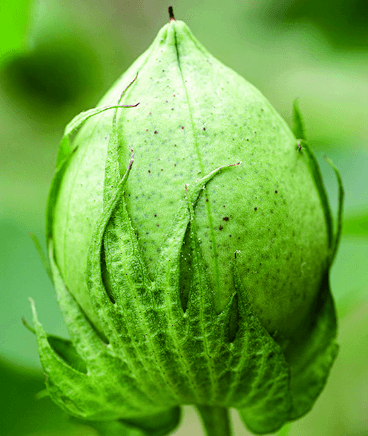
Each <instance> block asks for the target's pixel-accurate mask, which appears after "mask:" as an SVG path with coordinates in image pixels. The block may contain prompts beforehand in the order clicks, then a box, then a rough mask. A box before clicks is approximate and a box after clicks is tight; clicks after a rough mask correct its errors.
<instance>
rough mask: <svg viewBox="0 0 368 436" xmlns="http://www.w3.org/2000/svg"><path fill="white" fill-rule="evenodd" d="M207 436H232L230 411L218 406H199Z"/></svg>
mask: <svg viewBox="0 0 368 436" xmlns="http://www.w3.org/2000/svg"><path fill="white" fill-rule="evenodd" d="M197 409H198V411H199V413H200V415H201V418H202V421H203V424H204V427H205V429H206V433H207V436H231V434H232V431H231V427H230V419H229V409H227V408H226V407H216V406H199V405H197Z"/></svg>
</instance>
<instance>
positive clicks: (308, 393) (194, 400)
mask: <svg viewBox="0 0 368 436" xmlns="http://www.w3.org/2000/svg"><path fill="white" fill-rule="evenodd" d="M117 107H118V106H117ZM99 111H100V110H99V109H96V110H94V112H93V114H97V113H99ZM116 111H117V109H116ZM91 113H92V112H91ZM89 116H90V113H86V114H84V115H82V116H81V117H80V118H79V119H78V122H77V123H76V125H75V127H76V128H78V127H79V126H80V125H81V124H82V123H83V122H84V121H85V120H86V119H87V118H88V117H89ZM114 120H116V114H115V117H114ZM71 131H72V129H68V130H67V131H66V136H65V138H64V140H63V144H64V145H62V147H61V150H60V153H61V158H60V159H59V170H58V171H57V173H56V176H55V179H54V184H53V186H54V188H53V189H52V190H51V192H54V194H51V198H52V195H57V189H58V188H57V186H58V177H60V175H61V174H62V172H63V171H64V169H63V168H64V167H65V166H66V165H68V160H69V159H70V157H71V155H72V153H73V151H72V150H71V149H67V148H64V149H63V147H65V144H68V136H69V134H70V133H71ZM116 135H117V131H116V126H114V122H113V126H112V131H111V136H110V142H109V150H108V155H109V159H108V163H107V165H106V177H105V180H106V182H105V187H104V207H103V215H102V217H101V219H100V220H99V222H98V225H97V228H96V233H95V238H94V240H93V244H92V247H91V250H90V254H89V266H88V277H89V278H88V288H89V292H90V296H91V300H92V304H93V307H94V310H95V313H96V314H97V316H98V319H99V321H100V324H101V325H102V327H103V334H101V333H100V332H98V331H97V329H96V328H95V327H94V326H93V325H92V323H91V322H90V320H89V319H88V317H87V316H86V315H85V313H84V312H83V310H82V309H81V307H80V306H79V304H78V302H77V301H76V300H75V298H74V297H73V295H72V294H71V293H70V292H69V290H68V289H67V288H66V286H65V284H64V281H63V279H62V277H61V275H60V273H59V270H58V267H57V265H56V264H55V261H54V254H53V249H52V239H51V238H50V260H51V266H52V273H53V280H54V284H55V287H56V290H57V294H58V301H59V304H60V307H61V310H62V312H63V316H64V319H65V322H66V324H67V326H68V329H69V331H70V335H71V341H72V342H71V344H70V349H71V350H72V351H73V356H77V355H79V356H80V357H79V358H76V357H73V358H72V360H69V359H66V360H64V359H62V358H61V356H60V353H59V354H58V352H57V351H58V350H57V346H56V344H55V343H54V342H53V341H50V340H48V338H47V335H46V333H45V332H44V330H43V328H42V327H41V325H40V324H39V322H38V320H37V317H36V315H35V318H34V322H35V326H36V331H37V337H38V343H39V351H40V356H41V361H42V364H43V367H44V370H45V373H46V376H47V379H46V380H47V387H48V391H49V394H50V396H51V397H52V399H53V400H54V401H55V402H56V403H57V404H58V405H60V406H61V407H62V408H63V409H64V410H66V411H67V412H69V413H71V414H72V415H74V416H76V417H80V418H83V419H88V420H97V421H99V420H101V421H106V420H118V419H122V420H125V421H127V422H133V423H136V424H137V420H138V421H139V419H140V418H142V417H147V418H148V417H150V418H151V420H153V422H157V423H158V424H157V428H155V430H154V431H156V433H154V431H153V430H152V429H150V432H149V434H157V435H159V434H165V433H166V432H167V431H169V430H170V429H171V428H173V426H175V425H176V423H177V420H178V409H177V407H178V406H179V405H181V404H204V405H215V406H222V407H234V408H237V409H238V410H239V411H240V413H241V416H242V417H243V419H244V421H245V423H246V425H247V426H248V427H249V428H250V429H251V430H252V431H254V432H256V433H269V432H272V431H275V430H276V429H278V428H279V427H280V426H282V425H283V424H284V423H285V422H286V421H288V420H292V419H296V418H297V417H299V416H301V415H302V414H304V413H306V412H307V411H308V410H309V409H310V408H311V407H312V404H313V402H314V401H315V399H316V397H317V396H318V394H319V393H320V391H321V389H322V388H323V385H324V383H325V380H326V377H327V375H328V372H329V369H330V366H331V364H332V363H333V360H334V358H335V356H336V352H337V346H336V345H335V343H334V338H335V333H336V321H335V316H334V309H333V304H332V299H331V295H330V291H329V287H328V277H327V275H326V279H325V281H324V282H323V289H321V292H320V294H319V295H320V298H319V301H318V302H317V303H316V307H315V323H314V324H313V327H312V328H311V329H310V330H309V331H308V332H306V333H305V337H303V338H299V340H298V341H297V342H295V343H294V344H291V345H289V346H288V348H287V349H286V352H285V353H284V352H283V350H282V349H281V347H280V346H279V345H278V344H277V343H276V342H275V340H274V339H273V338H272V337H271V336H270V335H269V334H268V332H267V331H266V330H265V329H264V328H263V327H262V325H261V323H260V322H259V320H258V318H257V316H256V315H255V313H253V311H252V307H251V305H250V303H249V300H248V298H247V293H246V290H245V289H244V287H243V285H242V283H241V278H240V277H239V273H238V271H237V265H236V258H234V265H233V277H232V280H233V287H234V293H233V297H232V299H231V300H230V301H229V303H228V305H227V306H226V308H225V309H224V310H223V311H222V312H221V313H220V314H218V313H216V311H215V307H214V300H213V291H212V289H211V286H210V280H209V278H208V275H207V271H206V267H205V262H204V260H203V256H202V250H201V244H200V241H199V239H198V237H197V233H196V217H195V205H196V202H197V200H198V198H199V196H200V194H201V192H203V190H204V189H206V186H207V184H209V183H210V182H211V180H212V179H213V178H214V177H216V175H217V174H218V173H219V172H221V171H234V170H235V169H234V168H232V167H231V166H230V167H223V168H218V169H216V170H214V171H213V172H212V173H210V174H208V175H207V176H205V177H203V178H201V179H199V180H197V182H196V183H195V184H194V185H193V186H189V187H187V188H186V189H187V190H186V193H185V192H184V187H183V197H182V201H181V203H180V205H179V210H178V212H177V214H176V217H175V220H174V222H173V223H172V226H171V229H170V230H169V231H168V233H167V238H166V241H165V242H164V243H163V245H162V249H161V252H160V254H159V260H158V263H157V269H156V274H155V277H154V279H153V280H152V279H150V277H149V274H148V272H147V268H146V265H145V262H144V260H143V257H142V253H141V248H140V246H139V241H138V239H137V236H136V233H135V230H134V228H133V227H132V224H131V219H130V216H129V211H128V210H127V206H126V202H125V196H124V185H125V183H126V181H127V179H128V177H129V172H130V171H131V168H132V164H133V160H131V162H130V163H129V164H128V169H127V171H126V172H125V174H123V175H122V174H121V170H120V168H119V164H118V162H119V160H118V159H116V155H117V153H118V141H117V140H116ZM50 204H51V203H50ZM49 215H50V216H51V217H52V210H51V211H50V213H49ZM187 232H189V244H190V250H189V253H190V256H191V268H192V271H191V288H190V291H189V295H188V301H187V304H186V307H185V308H183V305H182V299H181V290H180V286H179V285H180V260H181V257H182V256H183V244H184V243H185V242H186V241H187V243H188V240H186V241H185V236H186V234H187ZM186 253H187V254H186V255H188V250H187V251H186ZM238 256H239V255H238ZM235 257H236V256H235ZM234 312H236V315H237V320H236V322H235V325H236V327H235V329H234V322H233V321H232V320H231V316H232V315H233V314H234ZM74 350H76V352H77V354H76V353H75V351H74ZM290 350H291V351H290ZM69 355H70V353H69ZM68 360H69V361H68ZM77 368H79V370H78V369H77ZM153 418H155V420H156V421H155V420H154V419H153ZM137 425H139V422H138V424H137Z"/></svg>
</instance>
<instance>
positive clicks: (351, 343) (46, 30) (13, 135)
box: [0, 0, 368, 436]
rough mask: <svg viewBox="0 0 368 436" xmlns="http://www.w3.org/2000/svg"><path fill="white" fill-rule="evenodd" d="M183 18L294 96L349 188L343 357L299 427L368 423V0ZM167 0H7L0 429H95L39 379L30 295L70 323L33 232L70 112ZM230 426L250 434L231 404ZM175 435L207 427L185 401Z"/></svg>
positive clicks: (119, 66)
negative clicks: (69, 413)
mask: <svg viewBox="0 0 368 436" xmlns="http://www.w3.org/2000/svg"><path fill="white" fill-rule="evenodd" d="M172 5H173V6H174V11H175V14H176V17H177V18H178V19H182V20H184V21H186V23H187V24H188V25H189V27H190V28H191V30H192V31H193V33H194V34H195V36H196V37H197V38H198V39H199V40H200V41H201V42H202V43H203V44H204V45H205V46H206V47H207V49H208V50H209V51H210V52H211V53H212V54H213V55H215V56H216V57H217V58H218V59H220V60H221V61H222V62H223V63H224V64H226V65H228V66H230V67H231V68H233V69H234V70H235V71H237V72H238V73H240V74H241V75H243V76H244V77H245V78H246V79H247V80H249V81H250V82H251V83H253V84H254V85H255V86H256V87H257V88H259V89H260V90H261V91H262V93H263V94H264V95H265V96H266V97H267V98H268V99H269V100H270V101H271V103H272V104H273V106H274V107H276V109H277V110H278V111H279V112H280V113H281V114H282V115H283V117H284V118H285V119H286V120H287V121H288V122H290V121H291V107H292V102H293V100H294V99H295V98H298V99H299V103H300V106H301V109H302V112H303V114H304V118H305V123H306V129H307V135H308V138H309V142H310V144H311V146H312V147H313V149H314V150H315V152H316V154H317V157H318V159H319V161H320V163H321V169H322V172H323V175H324V178H325V182H326V186H327V189H328V191H329V193H330V198H331V202H332V208H333V210H334V211H336V209H337V204H336V203H337V186H336V181H335V179H334V175H333V174H332V171H331V169H330V168H329V166H328V165H327V164H326V163H325V162H324V161H323V159H322V156H323V154H324V153H326V154H327V155H328V156H329V157H330V158H332V160H333V161H334V162H335V164H336V165H337V166H338V168H339V169H340V171H341V175H342V178H343V181H344V186H345V190H346V202H345V219H344V229H343V237H342V241H341V245H340V249H339V253H338V257H337V260H336V262H335V265H334V267H333V270H332V277H331V281H332V289H333V293H334V296H335V300H336V305H337V311H338V313H339V316H340V321H339V325H340V329H339V344H340V346H341V350H340V354H339V357H338V359H337V361H336V364H335V366H334V367H333V369H332V372H331V376H330V379H329V381H328V384H327V387H326V389H325V391H324V392H323V394H322V395H321V397H320V399H319V400H318V401H317V403H316V405H315V407H314V409H313V410H312V412H311V413H309V414H308V415H307V416H306V417H305V418H303V419H301V420H300V421H298V422H296V423H294V424H292V425H290V426H289V427H288V428H286V429H285V430H283V434H284V435H286V434H288V435H290V436H360V435H361V436H366V435H367V434H368V413H367V411H368V6H367V2H366V0H334V1H333V0H326V1H324V2H321V1H320V0H309V1H308V0H268V1H267V0H248V1H244V0H243V1H240V0H238V1H236V0H227V1H226V2H225V1H222V0H202V1H201V2H199V1H198V0H181V1H173V2H172ZM167 6H168V3H167V2H166V1H165V2H164V1H162V0H138V1H137V0H136V1H129V0H120V1H118V0H33V1H31V0H18V1H17V2H14V1H10V0H1V3H0V202H1V207H0V241H1V250H0V256H1V260H0V269H1V279H0V280H1V281H0V324H1V330H0V332H1V333H0V377H1V381H0V385H1V388H0V395H1V398H0V435H1V436H36V435H37V436H46V435H47V436H51V435H52V436H54V435H55V436H56V435H57V436H62V435H68V436H77V435H80V436H96V433H95V431H94V430H92V429H91V428H89V427H87V426H84V425H82V424H78V423H75V422H73V421H70V420H69V419H68V418H67V417H66V416H65V415H64V414H63V413H62V412H61V411H59V410H58V409H57V408H56V406H54V405H53V404H52V403H51V401H50V400H49V399H48V398H43V399H36V398H35V395H36V394H37V393H38V392H39V391H42V389H43V376H42V373H41V369H40V363H39V360H38V354H37V349H36V342H35V338H34V337H33V335H32V334H31V333H30V332H29V331H27V330H26V329H25V328H24V327H23V326H22V323H21V318H22V317H23V316H24V317H25V318H26V319H28V320H30V318H31V315H30V307H29V301H28V297H33V298H34V299H35V301H36V303H37V308H38V311H39V317H40V319H41V321H42V322H43V324H44V325H45V326H46V328H47V329H48V331H49V332H50V333H54V334H58V335H63V336H67V332H66V329H65V327H64V325H63V321H62V318H61V315H60V313H59V309H58V307H57V303H56V298H55V293H54V290H53V288H52V286H51V284H50V283H49V281H48V277H47V275H46V273H45V272H44V270H43V268H42V265H41V262H40V260H39V258H38V255H37V253H36V251H35V249H34V246H33V243H32V241H31V239H30V238H29V236H28V233H29V232H34V233H35V234H36V235H37V236H38V237H39V238H40V239H41V241H43V239H44V224H45V222H44V221H45V213H44V211H45V204H46V198H47V193H48V188H49V185H50V182H51V178H52V175H53V170H54V164H55V159H56V151H57V145H58V142H59V140H60V138H61V136H62V132H63V128H64V126H65V125H66V123H67V122H68V121H69V120H70V119H71V118H72V117H73V116H74V115H76V114H77V113H79V112H80V111H82V110H86V109H88V108H90V107H93V106H95V105H96V104H97V102H98V100H99V99H100V98H101V97H102V96H103V94H104V93H105V92H106V91H107V89H108V88H109V87H110V86H111V84H112V83H113V81H115V80H116V79H117V77H118V76H119V75H120V74H121V73H122V72H123V71H124V70H125V69H126V68H127V67H128V66H129V65H130V64H131V63H132V62H133V61H134V60H135V59H136V58H137V57H138V56H139V55H140V54H141V53H142V52H143V51H145V49H146V48H147V47H148V45H149V44H150V43H151V41H152V40H153V38H154V37H155V35H156V33H157V31H158V30H159V29H160V28H161V26H163V25H164V24H165V23H166V22H167V20H168V15H167ZM233 421H234V433H235V435H238V436H240V435H245V434H246V432H245V430H244V428H243V426H242V424H241V423H240V419H239V417H238V416H237V414H236V413H235V412H234V420H233ZM175 434H176V435H182V436H184V435H189V434H190V435H192V436H195V435H198V436H199V435H201V434H203V433H202V429H201V427H200V422H199V419H198V418H197V415H196V413H195V411H194V409H193V408H191V407H185V408H184V414H183V421H182V426H181V427H180V429H178V430H177V431H176V433H175Z"/></svg>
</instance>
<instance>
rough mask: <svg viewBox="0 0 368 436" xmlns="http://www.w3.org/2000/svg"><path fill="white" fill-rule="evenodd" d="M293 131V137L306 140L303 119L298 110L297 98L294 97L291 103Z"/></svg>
mask: <svg viewBox="0 0 368 436" xmlns="http://www.w3.org/2000/svg"><path fill="white" fill-rule="evenodd" d="M293 133H294V136H295V138H297V139H303V140H304V141H306V140H307V137H306V134H305V127H304V121H303V117H302V114H301V112H300V108H299V101H298V99H295V100H294V103H293Z"/></svg>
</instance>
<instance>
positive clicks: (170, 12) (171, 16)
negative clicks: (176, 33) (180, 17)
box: [169, 6, 176, 23]
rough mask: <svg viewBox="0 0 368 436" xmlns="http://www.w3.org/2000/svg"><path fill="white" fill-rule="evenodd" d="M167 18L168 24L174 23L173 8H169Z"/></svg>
mask: <svg viewBox="0 0 368 436" xmlns="http://www.w3.org/2000/svg"><path fill="white" fill-rule="evenodd" d="M169 18H170V20H169V23H170V22H171V21H172V20H174V21H176V20H175V16H174V10H173V7H172V6H169Z"/></svg>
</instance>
